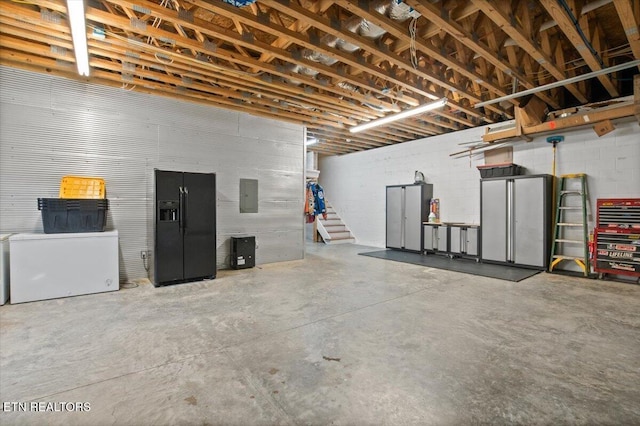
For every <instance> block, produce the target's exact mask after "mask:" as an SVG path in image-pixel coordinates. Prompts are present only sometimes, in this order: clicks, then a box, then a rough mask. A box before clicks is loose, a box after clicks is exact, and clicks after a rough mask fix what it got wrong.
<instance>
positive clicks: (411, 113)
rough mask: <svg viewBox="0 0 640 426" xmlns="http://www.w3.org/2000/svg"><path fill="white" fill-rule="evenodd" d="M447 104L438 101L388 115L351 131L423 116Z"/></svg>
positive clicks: (443, 99)
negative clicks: (424, 113)
mask: <svg viewBox="0 0 640 426" xmlns="http://www.w3.org/2000/svg"><path fill="white" fill-rule="evenodd" d="M446 104H447V98H442V99H438V100H437V101H435V102H429V103H428V104H424V105H420V106H418V107H415V108H411V109H407V110H404V111H402V112H399V113H397V114H393V115H388V116H386V117H382V118H379V119H377V120H373V121H370V122H368V123H364V124H359V125H357V126H354V127H352V128H350V129H349V131H350V132H351V133H358V132H362V131H363V130H367V129H371V128H372V127H378V126H382V125H383V124H387V123H391V122H393V121H397V120H402V119H403V118H407V117H412V116H414V115H418V114H422V113H423V112H427V111H432V110H434V109H437V108H442V107H443V106H445V105H446Z"/></svg>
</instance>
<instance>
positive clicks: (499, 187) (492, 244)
mask: <svg viewBox="0 0 640 426" xmlns="http://www.w3.org/2000/svg"><path fill="white" fill-rule="evenodd" d="M481 185H482V206H481V211H480V221H481V224H480V229H481V232H482V259H483V260H493V261H498V262H506V260H507V226H508V223H507V181H506V180H505V179H500V180H483V181H482V184H481Z"/></svg>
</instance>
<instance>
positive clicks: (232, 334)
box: [0, 244, 640, 425]
mask: <svg viewBox="0 0 640 426" xmlns="http://www.w3.org/2000/svg"><path fill="white" fill-rule="evenodd" d="M366 250H371V249H370V248H366V247H362V246H352V245H341V246H325V245H322V244H316V245H313V244H311V245H308V248H307V258H306V259H305V260H303V261H294V262H285V263H279V264H271V265H265V266H262V267H259V268H255V269H252V270H243V271H220V272H219V275H218V278H217V279H216V280H213V281H207V282H200V283H192V284H184V285H178V286H173V287H167V288H158V289H156V288H153V287H152V286H151V285H142V286H140V287H138V288H134V289H123V290H120V291H119V292H114V293H105V294H99V295H89V296H80V297H74V298H68V299H59V300H51V301H42V302H33V303H27V304H22V305H8V306H3V307H0V325H1V327H0V329H1V331H0V400H1V401H2V402H5V403H6V402H32V401H35V402H88V403H90V411H89V412H73V413H64V412H2V413H0V423H2V424H3V425H9V424H33V425H42V424H53V425H93V424H96V425H102V424H105V425H107V424H117V425H177V424H180V425H190V424H194V425H217V424H235V425H253V424H258V425H271V424H296V425H302V424H309V425H328V424H340V425H377V424H389V425H395V424H403V425H404V424H420V425H423V424H435V425H441V424H442V425H459V424H476V423H482V424H511V423H515V424H640V404H639V401H640V362H639V361H640V312H639V310H638V307H639V306H640V286H637V285H632V284H620V283H611V282H601V281H600V282H599V281H589V280H583V279H578V278H568V277H562V276H557V275H549V274H538V275H536V276H534V277H532V278H529V279H527V280H524V281H522V282H519V283H513V282H508V281H501V280H495V279H490V278H482V277H476V276H471V275H464V274H459V273H455V272H448V271H442V270H436V269H429V268H425V267H422V266H416V265H407V264H401V263H396V262H391V261H385V260H380V259H373V258H369V257H364V256H358V255H357V253H358V252H360V251H366ZM4 408H5V409H6V408H7V407H6V404H5V406H4Z"/></svg>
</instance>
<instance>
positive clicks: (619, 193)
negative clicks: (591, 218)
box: [320, 120, 640, 247]
mask: <svg viewBox="0 0 640 426" xmlns="http://www.w3.org/2000/svg"><path fill="white" fill-rule="evenodd" d="M615 125H616V130H615V131H613V132H612V133H609V134H607V135H605V136H603V137H600V138H599V137H598V136H597V135H596V134H595V133H594V132H593V130H592V129H591V128H590V127H586V128H582V129H578V130H572V131H564V132H558V133H557V134H562V135H564V136H565V141H564V142H562V143H561V144H559V145H558V154H557V167H556V173H557V174H558V175H560V174H566V173H578V172H583V173H587V175H588V190H589V193H590V200H591V207H592V209H595V200H596V199H597V198H611V197H634V198H637V197H640V126H638V123H637V122H634V121H629V120H627V121H623V122H620V121H619V122H616V123H615ZM484 131H485V129H484V127H482V128H474V129H468V130H463V131H460V132H455V133H448V134H445V135H439V136H434V137H430V138H424V139H419V140H416V141H411V142H406V143H402V144H397V145H391V146H388V147H384V148H378V149H374V150H369V151H365V152H359V153H354V154H348V155H343V156H330V157H325V156H321V157H320V172H321V173H320V183H321V185H322V186H323V187H324V189H325V194H326V197H327V199H328V200H329V202H330V203H331V204H332V206H333V207H334V208H335V209H336V211H337V212H338V214H339V215H340V216H341V217H342V219H343V221H344V222H345V223H346V224H347V226H348V227H349V228H350V229H351V230H352V232H353V234H354V235H355V237H356V241H357V243H358V244H363V245H368V246H373V247H384V246H385V186H387V185H396V184H406V183H412V182H413V179H414V171H415V170H420V171H421V172H423V173H424V175H425V179H426V181H427V182H428V183H433V192H434V198H439V199H440V212H441V219H442V220H443V221H448V222H471V223H479V222H480V182H479V180H480V173H479V172H478V170H477V169H476V166H478V165H482V164H484V158H483V157H482V156H480V157H479V158H476V159H469V158H464V159H458V160H454V159H451V157H450V156H449V154H452V153H454V152H457V151H462V150H463V149H465V147H464V146H461V145H459V144H461V143H464V142H471V141H479V140H481V136H482V134H484ZM546 136H547V135H545V136H541V137H537V138H535V139H534V141H533V142H529V143H525V142H518V143H516V144H515V145H514V153H513V161H514V163H515V164H519V165H521V166H523V167H525V168H526V169H527V171H526V173H527V174H543V173H551V170H552V158H553V157H552V155H553V154H552V148H551V145H550V144H548V143H547V142H546ZM593 211H595V210H593Z"/></svg>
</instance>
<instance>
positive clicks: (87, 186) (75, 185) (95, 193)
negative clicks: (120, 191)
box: [60, 176, 106, 199]
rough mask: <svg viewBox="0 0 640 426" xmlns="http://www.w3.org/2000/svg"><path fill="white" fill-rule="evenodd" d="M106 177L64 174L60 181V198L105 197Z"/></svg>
mask: <svg viewBox="0 0 640 426" xmlns="http://www.w3.org/2000/svg"><path fill="white" fill-rule="evenodd" d="M105 194H106V186H105V184H104V179H102V178H96V177H81V176H64V177H63V178H62V180H61V181H60V198H90V199H97V198H105Z"/></svg>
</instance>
